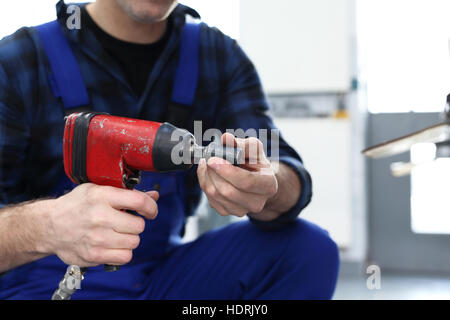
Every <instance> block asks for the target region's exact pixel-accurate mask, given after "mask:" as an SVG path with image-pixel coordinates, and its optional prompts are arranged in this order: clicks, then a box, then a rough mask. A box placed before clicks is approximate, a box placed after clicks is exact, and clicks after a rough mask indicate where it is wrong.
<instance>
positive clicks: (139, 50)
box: [81, 7, 171, 96]
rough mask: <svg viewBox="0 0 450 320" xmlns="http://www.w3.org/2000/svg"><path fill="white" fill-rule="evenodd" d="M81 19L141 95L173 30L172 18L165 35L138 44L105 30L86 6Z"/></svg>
mask: <svg viewBox="0 0 450 320" xmlns="http://www.w3.org/2000/svg"><path fill="white" fill-rule="evenodd" d="M81 19H82V21H83V25H84V26H85V27H87V28H89V29H90V30H91V31H92V32H93V33H94V35H95V37H96V38H97V40H98V41H99V42H100V44H101V45H102V46H103V48H104V49H105V51H106V52H107V53H108V54H109V55H110V56H111V57H112V58H113V59H115V60H116V61H117V62H118V64H119V65H120V67H121V69H122V72H123V73H124V74H125V76H126V77H127V80H128V82H129V83H130V85H131V87H132V88H133V90H134V91H135V93H136V94H137V95H139V96H140V95H141V94H142V92H143V91H144V89H145V84H146V83H147V80H148V77H149V75H150V72H151V71H152V69H153V66H154V65H155V63H156V61H157V60H158V58H159V56H160V55H161V53H162V51H163V50H164V47H165V46H166V44H167V41H168V39H169V35H170V30H171V21H170V18H169V20H168V24H167V28H166V31H165V33H164V35H163V37H162V38H161V39H160V40H158V41H157V42H155V43H152V44H137V43H132V42H126V41H122V40H119V39H117V38H114V37H113V36H111V35H109V34H107V33H106V32H105V31H103V30H102V29H101V28H100V27H99V26H98V25H97V24H96V23H95V22H94V20H92V18H91V16H90V15H89V13H88V12H87V11H86V8H85V7H83V9H82V11H81Z"/></svg>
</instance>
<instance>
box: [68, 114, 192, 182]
mask: <svg viewBox="0 0 450 320" xmlns="http://www.w3.org/2000/svg"><path fill="white" fill-rule="evenodd" d="M175 131H176V136H177V137H179V139H178V140H173V139H172V137H173V134H174V132H175ZM180 141H181V142H182V145H181V148H180V147H178V148H179V149H180V151H179V152H180V153H182V152H183V151H185V150H187V151H188V152H189V150H191V149H193V146H194V145H195V139H194V137H193V135H192V134H191V133H189V132H188V131H186V130H183V129H178V128H176V127H174V126H173V125H171V124H169V123H159V122H153V121H146V120H138V119H130V118H124V117H116V116H111V115H108V114H102V113H74V114H71V115H69V116H68V117H67V119H66V125H65V130H64V142H63V148H64V153H63V154H64V169H65V172H66V174H67V176H68V177H69V178H70V180H72V181H73V182H74V183H77V184H80V183H85V182H92V183H95V184H99V185H108V186H114V187H118V188H128V189H132V188H133V187H134V185H135V184H137V183H139V172H140V171H152V172H170V171H177V170H186V169H189V168H190V167H191V166H192V164H193V163H192V161H187V162H182V163H178V164H175V163H174V162H173V161H172V158H171V157H172V152H173V148H174V147H176V146H177V145H178V146H179V145H180ZM189 160H191V159H190V157H189Z"/></svg>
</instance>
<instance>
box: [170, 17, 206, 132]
mask: <svg viewBox="0 0 450 320" xmlns="http://www.w3.org/2000/svg"><path fill="white" fill-rule="evenodd" d="M200 29H201V25H200V24H199V23H186V24H185V25H184V27H183V30H182V33H181V43H180V55H179V58H178V65H177V69H176V73H175V78H174V84H173V89H172V97H171V103H170V105H169V106H168V109H167V117H166V121H167V122H170V123H172V124H173V125H175V126H178V127H181V128H187V127H188V126H189V125H190V124H191V122H192V119H191V118H192V111H193V110H192V105H193V103H194V98H195V92H196V90H197V83H198V77H199V60H200Z"/></svg>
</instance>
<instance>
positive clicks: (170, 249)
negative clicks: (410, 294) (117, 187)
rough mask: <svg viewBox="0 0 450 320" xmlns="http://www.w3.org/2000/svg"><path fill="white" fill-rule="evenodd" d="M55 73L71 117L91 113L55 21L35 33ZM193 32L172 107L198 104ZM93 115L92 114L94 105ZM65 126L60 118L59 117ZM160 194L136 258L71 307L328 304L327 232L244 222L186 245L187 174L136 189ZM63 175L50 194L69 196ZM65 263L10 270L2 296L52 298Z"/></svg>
mask: <svg viewBox="0 0 450 320" xmlns="http://www.w3.org/2000/svg"><path fill="white" fill-rule="evenodd" d="M37 30H38V32H39V35H40V38H41V40H42V43H43V45H44V48H45V51H46V54H47V56H48V58H49V62H50V66H51V69H52V72H53V74H52V75H49V83H50V85H51V87H52V90H53V93H54V95H55V96H58V97H61V99H62V102H63V104H64V107H65V109H66V110H67V113H70V112H72V111H75V110H78V109H80V108H81V109H82V108H84V107H86V106H89V103H90V102H89V97H88V94H87V90H86V88H85V86H84V83H83V79H82V76H81V72H80V70H79V68H78V64H77V61H76V59H75V57H74V56H73V53H72V51H71V49H70V46H69V44H68V42H67V40H66V38H65V37H64V35H63V33H62V30H61V28H60V25H59V24H58V22H57V21H54V22H50V23H48V24H45V25H41V26H38V27H37ZM199 33H200V27H199V25H197V24H186V25H185V26H184V28H183V32H182V40H181V47H180V58H179V61H178V67H177V70H176V75H175V83H174V87H173V91H172V103H174V104H176V105H178V106H184V107H186V108H189V107H190V106H192V104H193V100H194V94H195V91H196V86H197V78H198V66H199V62H198V59H199V54H198V50H199V49H198V46H199ZM90 107H92V109H93V110H95V106H90ZM61 120H62V119H61ZM156 186H158V187H159V190H160V199H159V200H158V207H159V215H158V217H157V218H156V219H155V220H154V221H151V222H147V226H146V230H145V231H144V232H143V234H141V243H140V246H139V247H138V248H137V249H136V250H134V251H133V260H132V261H131V262H130V263H129V264H127V265H124V266H122V267H121V269H120V270H119V271H117V272H113V273H108V272H105V271H104V270H103V266H98V267H94V268H89V270H88V272H87V273H86V275H85V280H84V281H83V282H82V284H81V286H82V289H81V290H78V291H77V292H76V293H75V294H74V295H73V297H72V298H73V299H93V298H95V299H273V298H274V299H283V298H287V299H289V298H290V299H300V298H307V299H314V298H317V299H327V298H330V297H331V295H332V293H333V291H334V287H335V284H336V278H337V270H338V252H337V248H336V245H335V244H334V242H333V241H332V240H331V239H330V238H329V237H328V234H327V233H326V231H324V230H322V229H320V228H319V227H317V226H315V225H313V224H311V223H308V222H306V221H304V220H302V219H298V220H297V221H295V222H294V223H292V224H291V225H289V226H287V227H284V228H282V229H279V230H275V231H270V232H269V231H263V230H260V229H258V228H257V227H255V226H254V225H252V224H251V223H250V222H248V221H242V222H239V223H234V224H232V225H230V226H227V227H225V228H222V229H218V230H214V231H212V232H208V233H206V234H205V235H203V236H201V237H200V238H199V239H198V240H196V241H193V242H190V243H187V244H182V242H181V236H180V234H181V232H182V229H183V226H184V222H185V211H186V208H185V206H186V186H185V183H184V174H183V173H177V174H154V173H153V174H152V173H143V175H142V183H141V184H140V185H138V186H137V187H136V188H137V189H140V190H152V189H155V187H156ZM73 187H74V185H73V184H72V183H71V182H70V181H69V180H68V179H67V178H66V177H65V176H62V177H61V181H60V182H59V183H58V185H57V186H56V187H55V190H54V193H53V194H54V195H61V194H63V193H64V192H65V191H67V190H71V189H72V188H73ZM65 269H66V265H65V264H64V263H63V262H62V261H60V260H59V258H58V257H56V256H50V257H47V258H44V259H41V260H38V261H36V262H33V263H29V264H26V265H24V266H21V267H18V268H16V269H14V270H12V271H10V272H9V273H8V274H7V275H6V276H5V277H4V279H2V281H3V287H4V288H7V289H4V290H3V291H2V292H0V298H1V297H12V298H15V299H21V298H22V299H50V297H51V294H52V293H53V291H54V289H55V288H56V286H57V285H58V282H59V281H60V280H61V278H62V276H63V275H64V272H65Z"/></svg>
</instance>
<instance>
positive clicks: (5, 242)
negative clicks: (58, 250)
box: [0, 200, 51, 272]
mask: <svg viewBox="0 0 450 320" xmlns="http://www.w3.org/2000/svg"><path fill="white" fill-rule="evenodd" d="M50 203H51V201H49V200H42V201H34V202H27V203H22V204H19V205H13V206H8V207H5V208H2V209H0V258H1V259H0V272H4V271H7V270H10V269H12V268H15V267H17V266H19V265H22V264H25V263H28V262H32V261H34V260H37V259H41V258H44V257H45V256H47V255H48V254H50V252H45V250H43V248H42V244H43V243H44V238H45V236H46V232H45V230H46V221H48V214H49V212H50V211H51V206H50Z"/></svg>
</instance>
